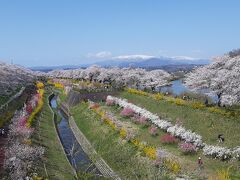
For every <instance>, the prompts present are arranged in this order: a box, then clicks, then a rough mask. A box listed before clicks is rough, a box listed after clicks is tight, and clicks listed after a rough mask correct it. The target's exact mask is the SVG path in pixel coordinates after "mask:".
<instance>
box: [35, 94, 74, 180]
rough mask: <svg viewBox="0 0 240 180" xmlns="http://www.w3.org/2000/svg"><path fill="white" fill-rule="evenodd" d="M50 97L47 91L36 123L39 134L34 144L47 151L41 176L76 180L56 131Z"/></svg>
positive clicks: (40, 169)
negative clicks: (49, 103)
mask: <svg viewBox="0 0 240 180" xmlns="http://www.w3.org/2000/svg"><path fill="white" fill-rule="evenodd" d="M49 95H50V94H49V91H46V93H45V95H44V106H43V109H42V112H41V114H40V115H39V117H38V119H36V121H35V126H36V129H37V133H36V134H35V136H34V137H33V142H34V143H37V144H40V145H41V146H43V147H45V150H46V151H45V156H44V159H43V164H42V166H41V167H38V168H39V174H40V175H43V176H47V175H48V177H49V179H69V180H70V179H75V178H74V173H73V170H72V168H71V165H70V164H69V162H68V160H67V158H66V156H65V153H64V150H63V148H62V145H61V143H60V141H59V139H58V135H57V132H56V130H55V126H54V122H53V113H52V111H51V109H50V107H49V105H48V96H49ZM44 164H45V167H44ZM45 169H46V170H45ZM46 172H47V175H46Z"/></svg>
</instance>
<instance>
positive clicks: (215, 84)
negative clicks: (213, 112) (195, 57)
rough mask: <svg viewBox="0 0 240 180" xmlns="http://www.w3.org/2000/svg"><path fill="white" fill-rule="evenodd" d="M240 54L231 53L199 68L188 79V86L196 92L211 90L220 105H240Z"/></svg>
mask: <svg viewBox="0 0 240 180" xmlns="http://www.w3.org/2000/svg"><path fill="white" fill-rule="evenodd" d="M239 79H240V54H237V53H235V54H234V55H233V53H229V54H226V55H224V56H221V57H217V58H214V59H213V63H212V64H209V65H206V66H203V67H200V68H197V69H195V70H194V71H193V72H191V73H189V74H188V75H187V77H186V79H185V80H186V81H185V82H186V85H187V86H188V87H189V88H190V89H192V90H195V91H198V90H201V89H209V91H210V93H211V94H216V95H217V96H218V98H219V104H222V105H233V104H238V103H240V81H239Z"/></svg>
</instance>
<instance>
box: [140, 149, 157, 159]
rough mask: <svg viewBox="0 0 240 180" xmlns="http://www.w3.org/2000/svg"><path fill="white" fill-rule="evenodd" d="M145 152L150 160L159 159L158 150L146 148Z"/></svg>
mask: <svg viewBox="0 0 240 180" xmlns="http://www.w3.org/2000/svg"><path fill="white" fill-rule="evenodd" d="M143 152H144V153H145V154H146V156H147V157H149V158H150V159H156V158H157V150H156V148H154V147H152V146H145V147H144V148H143Z"/></svg>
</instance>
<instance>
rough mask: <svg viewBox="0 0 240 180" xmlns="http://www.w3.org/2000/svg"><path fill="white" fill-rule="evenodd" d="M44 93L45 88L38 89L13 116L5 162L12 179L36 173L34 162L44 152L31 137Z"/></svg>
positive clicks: (23, 177) (40, 85)
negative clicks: (33, 143) (33, 123)
mask: <svg viewBox="0 0 240 180" xmlns="http://www.w3.org/2000/svg"><path fill="white" fill-rule="evenodd" d="M37 87H38V88H43V85H42V84H40V83H38V84H37ZM43 93H44V90H43V89H38V93H37V94H36V95H34V96H33V97H32V98H31V100H30V101H28V102H27V105H25V106H24V107H23V108H22V109H21V110H20V111H19V112H16V113H15V115H14V117H13V118H12V121H11V122H12V123H11V125H10V126H9V140H8V147H7V151H6V152H7V153H6V158H5V164H4V166H5V169H6V171H8V172H9V177H10V179H25V178H27V176H29V173H35V171H36V170H35V168H34V164H36V163H38V160H40V159H41V158H42V156H43V154H44V148H43V147H40V146H36V145H32V141H31V139H30V138H31V136H32V134H33V133H34V130H35V129H34V128H31V125H32V121H33V119H34V117H35V116H36V114H37V113H39V112H40V110H41V108H42V105H43V99H42V98H43V97H42V96H43Z"/></svg>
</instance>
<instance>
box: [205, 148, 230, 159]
mask: <svg viewBox="0 0 240 180" xmlns="http://www.w3.org/2000/svg"><path fill="white" fill-rule="evenodd" d="M203 154H204V155H205V156H212V157H214V158H219V159H222V160H226V159H230V158H231V157H232V151H231V150H230V149H228V148H225V147H220V146H212V145H205V146H204V148H203Z"/></svg>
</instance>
